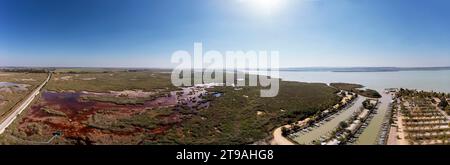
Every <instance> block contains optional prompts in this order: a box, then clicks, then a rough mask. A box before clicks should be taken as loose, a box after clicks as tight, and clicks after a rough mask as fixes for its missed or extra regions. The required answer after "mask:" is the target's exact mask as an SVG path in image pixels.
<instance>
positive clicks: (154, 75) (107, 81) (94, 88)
mask: <svg viewBox="0 0 450 165" xmlns="http://www.w3.org/2000/svg"><path fill="white" fill-rule="evenodd" d="M46 89H47V90H50V91H69V90H72V91H90V92H109V91H123V90H144V91H154V90H157V89H162V90H171V89H175V87H174V86H173V85H172V83H171V81H170V74H168V73H161V72H155V71H137V72H124V71H122V72H120V71H116V72H106V73H105V72H89V73H83V74H80V73H59V72H57V73H55V74H54V75H53V77H52V79H51V80H50V81H49V83H48V84H47V86H46Z"/></svg>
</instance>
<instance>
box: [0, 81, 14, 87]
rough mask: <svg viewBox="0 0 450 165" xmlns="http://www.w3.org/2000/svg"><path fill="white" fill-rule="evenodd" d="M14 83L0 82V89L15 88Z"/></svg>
mask: <svg viewBox="0 0 450 165" xmlns="http://www.w3.org/2000/svg"><path fill="white" fill-rule="evenodd" d="M16 85H17V84H16V83H11V82H0V87H14V86H16Z"/></svg>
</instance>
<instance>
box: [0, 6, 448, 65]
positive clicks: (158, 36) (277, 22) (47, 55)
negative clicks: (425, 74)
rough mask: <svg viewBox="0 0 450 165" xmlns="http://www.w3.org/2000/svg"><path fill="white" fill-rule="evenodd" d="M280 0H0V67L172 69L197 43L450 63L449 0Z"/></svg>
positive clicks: (328, 60) (372, 61)
mask: <svg viewBox="0 0 450 165" xmlns="http://www.w3.org/2000/svg"><path fill="white" fill-rule="evenodd" d="M275 1H277V0H275ZM281 1H282V2H280V3H276V2H275V4H272V5H269V6H264V5H262V4H258V2H257V0H0V66H14V65H18V66H97V67H114V66H117V67H168V66H171V64H170V56H171V54H172V53H173V52H174V51H176V50H188V51H192V49H193V43H194V42H203V44H204V49H206V50H210V49H214V50H219V51H226V50H278V51H280V54H281V59H280V61H281V64H282V67H310V66H400V67H402V66H450V10H449V8H450V1H448V0H281Z"/></svg>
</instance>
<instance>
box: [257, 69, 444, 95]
mask: <svg viewBox="0 0 450 165" xmlns="http://www.w3.org/2000/svg"><path fill="white" fill-rule="evenodd" d="M250 73H255V72H250ZM280 77H281V78H282V79H283V80H285V81H300V82H322V83H333V82H345V83H357V84H361V85H364V86H366V87H367V88H372V89H375V90H378V91H382V90H383V89H385V88H409V89H418V90H426V91H438V92H446V93H450V70H435V71H395V72H331V71H280Z"/></svg>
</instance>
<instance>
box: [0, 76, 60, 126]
mask: <svg viewBox="0 0 450 165" xmlns="http://www.w3.org/2000/svg"><path fill="white" fill-rule="evenodd" d="M50 77H51V73H49V74H48V77H47V79H46V80H45V81H44V82H43V83H42V84H41V85H40V86H38V87H37V88H36V89H34V91H33V92H32V93H30V94H29V95H28V96H27V97H28V98H26V99H25V100H24V101H22V102H21V103H20V105H19V106H17V107H16V108H15V109H14V110H13V112H12V113H10V114H9V115H8V116H7V117H6V118H4V120H2V121H1V123H0V134H3V132H5V129H6V128H8V126H9V125H11V123H13V122H14V120H15V119H16V118H17V116H18V115H20V113H22V112H23V111H24V110H25V109H26V108H27V107H28V106H29V105H30V103H31V102H33V100H34V98H35V97H36V96H37V95H39V93H40V91H41V89H42V88H43V87H44V86H45V84H47V82H48V81H49V80H50Z"/></svg>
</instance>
